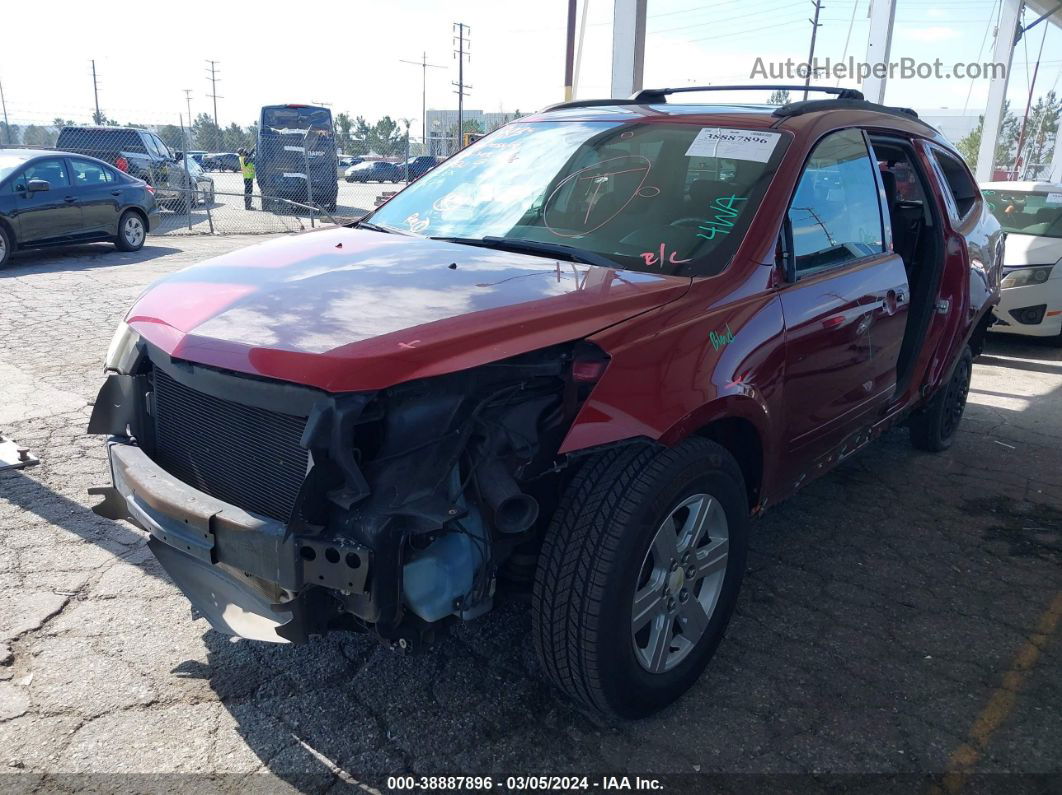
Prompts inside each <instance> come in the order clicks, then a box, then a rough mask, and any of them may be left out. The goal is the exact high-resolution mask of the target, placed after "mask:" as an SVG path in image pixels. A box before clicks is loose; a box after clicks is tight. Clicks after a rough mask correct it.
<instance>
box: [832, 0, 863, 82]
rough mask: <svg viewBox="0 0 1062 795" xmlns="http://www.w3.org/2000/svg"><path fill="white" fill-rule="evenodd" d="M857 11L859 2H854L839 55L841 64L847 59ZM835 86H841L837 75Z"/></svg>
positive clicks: (857, 0)
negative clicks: (842, 49)
mask: <svg viewBox="0 0 1062 795" xmlns="http://www.w3.org/2000/svg"><path fill="white" fill-rule="evenodd" d="M858 10H859V0H856V1H855V3H854V4H853V5H852V18H851V19H850V20H848V35H847V36H845V37H844V52H842V53H841V62H842V63H843V62H844V60H845V58H847V57H848V44H849V43H850V42H851V41H852V26H853V25H855V18H856V11H858ZM837 85H838V86H839V85H841V78H840V76H839V75H838V77H837Z"/></svg>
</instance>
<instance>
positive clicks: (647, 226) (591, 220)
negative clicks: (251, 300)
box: [371, 121, 784, 275]
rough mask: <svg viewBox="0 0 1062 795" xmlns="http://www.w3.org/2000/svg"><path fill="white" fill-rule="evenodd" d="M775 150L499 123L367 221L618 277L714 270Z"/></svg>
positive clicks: (623, 130) (730, 139) (740, 135)
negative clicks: (493, 240)
mask: <svg viewBox="0 0 1062 795" xmlns="http://www.w3.org/2000/svg"><path fill="white" fill-rule="evenodd" d="M783 149H784V145H783V136H782V134H781V133H778V132H774V131H750V130H733V129H721V128H718V127H702V126H701V125H699V124H683V123H673V122H661V123H657V122H652V123H646V122H635V123H631V122H614V121H613V122H609V121H564V122H523V123H514V124H509V125H507V126H506V127H503V128H502V129H500V130H498V131H496V132H494V133H491V134H490V135H489V136H487V137H486V138H484V139H483V140H481V141H479V142H477V143H475V144H473V145H472V146H470V147H468V148H467V149H465V150H464V151H463V152H461V153H459V154H457V155H455V156H454V157H452V158H450V159H449V160H447V161H445V162H444V163H442V164H441V165H439V166H436V167H435V169H434V170H432V171H429V172H428V173H427V174H426V175H425V176H424V177H421V179H420V180H418V181H417V182H414V183H413V184H412V185H410V186H409V187H408V188H406V189H405V190H403V191H402V192H401V193H399V194H398V195H397V196H395V197H394V198H393V199H391V200H390V201H389V202H388V203H387V204H385V205H383V206H382V207H381V208H380V209H379V210H377V211H376V212H375V213H374V214H373V215H372V216H371V220H372V223H374V224H377V225H379V226H382V227H386V228H391V229H395V230H397V231H401V232H406V233H409V232H412V233H414V234H418V235H423V236H427V237H458V238H473V239H477V240H478V239H482V238H483V237H488V236H493V237H505V238H515V239H520V240H525V241H536V242H541V243H549V244H553V245H556V244H562V245H566V246H571V247H574V248H577V249H581V250H583V251H584V252H590V253H592V254H596V255H600V256H602V257H604V258H607V259H608V260H611V261H612V262H615V263H616V264H617V265H618V266H619V267H622V268H628V269H632V270H639V271H645V272H650V273H668V274H684V275H712V274H715V273H718V272H719V271H721V270H722V269H723V268H725V267H726V265H727V263H728V262H729V260H730V257H731V256H733V253H734V251H735V250H736V248H737V244H738V242H740V240H741V237H742V235H743V233H744V231H745V229H746V228H747V226H748V223H749V220H750V219H751V217H752V215H753V214H754V212H755V208H756V207H757V206H758V204H759V201H760V199H761V198H762V196H763V193H764V191H765V189H766V186H767V183H768V182H769V181H770V177H771V175H772V174H773V173H774V170H775V168H776V166H777V163H778V160H779V159H780V158H781V154H782V151H783Z"/></svg>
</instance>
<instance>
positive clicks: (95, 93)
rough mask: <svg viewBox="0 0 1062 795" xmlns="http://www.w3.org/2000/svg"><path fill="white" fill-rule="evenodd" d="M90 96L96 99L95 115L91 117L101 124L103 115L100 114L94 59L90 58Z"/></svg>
mask: <svg viewBox="0 0 1062 795" xmlns="http://www.w3.org/2000/svg"><path fill="white" fill-rule="evenodd" d="M92 97H93V99H94V100H95V101H96V115H95V116H93V117H92V121H93V122H95V123H96V124H103V117H102V116H100V90H99V85H98V84H97V82H96V59H93V60H92Z"/></svg>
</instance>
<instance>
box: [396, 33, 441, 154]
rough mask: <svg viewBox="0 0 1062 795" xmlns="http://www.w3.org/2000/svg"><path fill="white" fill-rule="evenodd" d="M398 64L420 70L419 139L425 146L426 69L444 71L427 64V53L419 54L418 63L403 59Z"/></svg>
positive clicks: (426, 138)
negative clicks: (408, 65) (405, 64)
mask: <svg viewBox="0 0 1062 795" xmlns="http://www.w3.org/2000/svg"><path fill="white" fill-rule="evenodd" d="M398 62H399V63H408V64H413V65H414V66H419V67H420V70H421V75H420V123H421V133H420V134H421V139H422V140H423V141H424V145H425V146H427V145H428V144H427V141H428V68H429V67H430V68H432V69H445V68H446V67H445V66H442V65H440V64H434V63H428V53H427V52H424V53H422V54H421V58H420V60H419V61H407V60H405V59H404V58H399V59H398Z"/></svg>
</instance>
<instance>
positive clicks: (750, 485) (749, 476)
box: [696, 417, 763, 508]
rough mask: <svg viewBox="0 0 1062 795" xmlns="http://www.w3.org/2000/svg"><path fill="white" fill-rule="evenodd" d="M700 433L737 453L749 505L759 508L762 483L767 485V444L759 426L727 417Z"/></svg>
mask: <svg viewBox="0 0 1062 795" xmlns="http://www.w3.org/2000/svg"><path fill="white" fill-rule="evenodd" d="M696 435H697V436H701V437H703V438H705V439H711V440H712V441H713V442H715V443H716V444H721V445H722V446H723V447H725V448H726V449H727V451H728V452H729V453H730V455H732V456H734V459H735V460H736V461H737V463H738V466H739V467H741V475H742V477H744V478H745V491H746V492H747V493H748V498H749V507H750V508H755V507H756V505H758V504H759V501H760V486H761V485H762V484H763V444H762V442H760V435H759V433H758V432H757V431H756V427H755V426H754V425H753V424H752V423H751V422H749V421H748V420H746V419H742V418H741V417H727V418H725V419H721V420H716V421H715V422H712V423H709V424H708V425H706V426H704V427H703V428H701V429H700V430H698V431H697V434H696Z"/></svg>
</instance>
